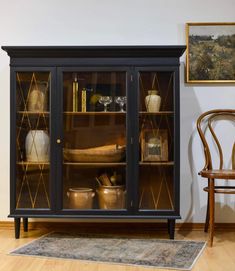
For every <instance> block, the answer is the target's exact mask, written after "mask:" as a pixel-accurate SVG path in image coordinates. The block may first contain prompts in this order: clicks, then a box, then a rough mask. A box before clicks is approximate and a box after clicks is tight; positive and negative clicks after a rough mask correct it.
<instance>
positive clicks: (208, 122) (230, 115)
mask: <svg viewBox="0 0 235 271" xmlns="http://www.w3.org/2000/svg"><path fill="white" fill-rule="evenodd" d="M220 119H222V120H226V119H229V120H231V121H233V122H234V123H235V110H234V109H216V110H210V111H207V112H205V113H203V114H202V115H201V116H200V117H199V118H198V120H197V130H198V133H199V136H200V138H201V140H202V144H203V147H204V154H205V165H204V168H203V170H211V169H212V168H213V166H212V158H211V151H210V147H209V143H208V141H207V139H206V136H205V132H206V130H207V129H204V130H203V129H202V126H204V125H205V126H206V128H207V127H208V129H209V131H210V133H211V135H212V138H213V140H214V142H215V144H216V146H217V148H218V152H219V169H223V166H224V155H223V151H222V147H221V144H220V142H219V140H218V137H217V136H216V133H215V131H214V129H213V124H212V123H213V121H215V120H216V121H218V120H220ZM234 155H235V143H233V147H232V169H235V157H234Z"/></svg>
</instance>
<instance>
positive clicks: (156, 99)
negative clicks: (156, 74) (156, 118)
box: [145, 89, 161, 112]
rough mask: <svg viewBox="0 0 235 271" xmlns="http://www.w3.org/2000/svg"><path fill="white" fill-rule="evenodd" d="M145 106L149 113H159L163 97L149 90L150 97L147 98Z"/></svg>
mask: <svg viewBox="0 0 235 271" xmlns="http://www.w3.org/2000/svg"><path fill="white" fill-rule="evenodd" d="M145 106H146V109H147V112H159V110H160V106H161V97H160V95H158V91H157V90H154V89H153V90H148V95H147V96H146V97H145Z"/></svg>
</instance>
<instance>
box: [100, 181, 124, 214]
mask: <svg viewBox="0 0 235 271" xmlns="http://www.w3.org/2000/svg"><path fill="white" fill-rule="evenodd" d="M97 194H98V199H99V207H100V209H124V208H125V197H126V191H125V186H124V185H116V186H105V185H102V186H100V187H99V188H98V189H97Z"/></svg>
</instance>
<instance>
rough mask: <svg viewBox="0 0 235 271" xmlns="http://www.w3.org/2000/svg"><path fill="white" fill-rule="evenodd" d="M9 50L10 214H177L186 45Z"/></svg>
mask: <svg viewBox="0 0 235 271" xmlns="http://www.w3.org/2000/svg"><path fill="white" fill-rule="evenodd" d="M2 49H3V50H5V51H6V52H7V53H8V55H9V56H10V114H11V116H10V121H11V125H10V127H11V128H10V129H11V133H10V134H11V139H10V155H11V160H10V215H9V217H13V218H14V220H15V236H16V238H19V234H20V221H21V218H23V225H24V230H25V231H27V230H28V229H27V228H28V218H77V219H79V220H82V219H88V218H92V219H97V220H99V221H101V220H103V221H105V219H108V218H109V219H110V218H111V219H117V220H125V219H128V220H133V222H135V221H139V220H155V219H166V220H167V221H168V231H169V235H170V238H174V229H175V219H179V218H180V205H179V202H180V123H179V121H180V105H179V100H180V99H179V94H180V89H179V64H180V62H179V58H180V56H181V55H182V54H183V52H184V51H185V46H3V47H2Z"/></svg>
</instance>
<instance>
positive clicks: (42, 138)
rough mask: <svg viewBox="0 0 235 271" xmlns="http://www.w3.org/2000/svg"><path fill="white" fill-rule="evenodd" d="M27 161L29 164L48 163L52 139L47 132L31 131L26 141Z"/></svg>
mask: <svg viewBox="0 0 235 271" xmlns="http://www.w3.org/2000/svg"><path fill="white" fill-rule="evenodd" d="M25 149H26V160H27V161H29V162H48V161H49V156H50V155H49V154H50V139H49V136H48V133H47V131H44V130H30V131H29V132H28V134H27V136H26V139H25Z"/></svg>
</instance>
